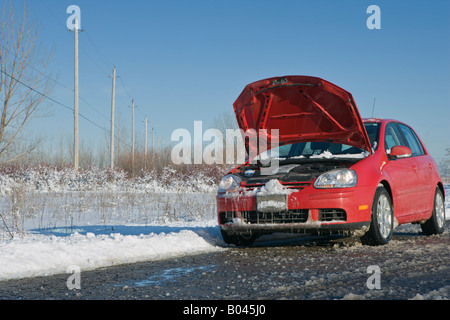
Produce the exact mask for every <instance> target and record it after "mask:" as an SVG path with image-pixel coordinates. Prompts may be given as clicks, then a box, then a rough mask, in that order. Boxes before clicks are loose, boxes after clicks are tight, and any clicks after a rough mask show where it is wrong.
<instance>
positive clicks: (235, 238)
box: [220, 230, 258, 246]
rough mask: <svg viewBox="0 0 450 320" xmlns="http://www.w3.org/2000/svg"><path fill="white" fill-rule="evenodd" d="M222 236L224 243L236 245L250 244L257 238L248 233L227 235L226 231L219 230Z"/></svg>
mask: <svg viewBox="0 0 450 320" xmlns="http://www.w3.org/2000/svg"><path fill="white" fill-rule="evenodd" d="M220 232H221V233H222V238H223V241H225V243H228V244H234V245H236V246H250V245H252V244H253V243H254V242H255V240H256V239H257V238H258V236H257V235H255V234H253V233H250V234H242V235H229V234H228V233H227V232H226V231H224V230H221V231H220Z"/></svg>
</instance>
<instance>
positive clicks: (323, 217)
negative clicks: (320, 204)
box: [319, 209, 347, 222]
mask: <svg viewBox="0 0 450 320" xmlns="http://www.w3.org/2000/svg"><path fill="white" fill-rule="evenodd" d="M319 221H325V222H327V221H347V213H346V212H345V210H342V209H319Z"/></svg>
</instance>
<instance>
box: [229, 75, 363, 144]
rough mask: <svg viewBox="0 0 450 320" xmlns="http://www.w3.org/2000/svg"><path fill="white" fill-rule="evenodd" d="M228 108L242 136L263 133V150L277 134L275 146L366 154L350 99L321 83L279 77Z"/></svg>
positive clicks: (246, 91) (359, 122) (244, 94)
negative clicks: (327, 146) (335, 146)
mask: <svg viewBox="0 0 450 320" xmlns="http://www.w3.org/2000/svg"><path fill="white" fill-rule="evenodd" d="M233 107H234V111H235V114H236V118H237V122H238V125H239V127H240V129H242V130H243V131H244V132H247V130H250V129H255V130H256V132H257V134H258V133H259V130H260V129H266V130H267V137H265V138H264V139H266V140H267V148H268V149H270V141H271V140H272V135H271V132H272V130H273V129H278V130H279V144H280V145H283V144H289V143H297V142H307V141H326V142H333V143H341V144H346V145H350V146H354V147H357V148H361V149H363V150H366V151H368V152H371V146H370V141H369V138H368V135H367V132H366V129H365V128H364V124H363V122H362V119H361V116H360V114H359V111H358V109H357V107H356V104H355V102H354V100H353V97H352V95H351V94H350V93H349V92H347V91H346V90H344V89H342V88H340V87H338V86H336V85H334V84H332V83H330V82H328V81H326V80H323V79H320V78H316V77H310V76H284V77H274V78H268V79H264V80H260V81H257V82H254V83H251V84H249V85H247V86H246V87H245V89H244V90H243V91H242V93H241V94H240V95H239V97H238V98H237V100H236V101H235V103H234V104H233ZM261 138H262V137H261V136H260V137H259V139H261ZM250 147H251V148H252V149H253V148H256V146H250ZM259 151H260V152H262V151H263V150H259Z"/></svg>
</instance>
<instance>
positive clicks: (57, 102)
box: [0, 70, 109, 132]
mask: <svg viewBox="0 0 450 320" xmlns="http://www.w3.org/2000/svg"><path fill="white" fill-rule="evenodd" d="M0 71H1V72H2V73H3V74H5V75H6V76H8V77H10V78H11V79H13V80H14V81H16V82H17V83H20V84H21V85H23V86H25V87H27V88H28V89H29V90H31V91H33V92H36V93H37V94H39V95H41V96H42V97H44V98H45V99H47V100H50V101H52V102H54V103H56V104H57V105H59V106H61V107H64V108H66V109H68V110H70V111H72V112H75V110H74V109H73V108H72V107H69V106H68V105H65V104H64V103H62V102H59V101H58V100H55V99H53V98H52V97H49V96H48V95H46V94H45V93H42V92H40V91H39V90H36V89H35V88H33V87H31V86H29V85H28V84H26V83H24V82H22V81H20V80H19V79H16V78H15V77H13V76H12V75H10V74H9V73H7V72H6V71H4V70H0ZM79 115H80V117H82V118H83V119H85V120H86V121H88V122H90V123H91V124H93V125H94V126H96V127H98V128H100V129H102V130H104V131H106V132H109V131H108V130H107V129H105V128H103V127H102V126H100V125H99V124H97V123H95V122H94V121H92V120H90V119H89V118H87V117H86V116H84V115H83V114H81V113H80V114H79Z"/></svg>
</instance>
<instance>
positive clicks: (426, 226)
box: [420, 187, 445, 235]
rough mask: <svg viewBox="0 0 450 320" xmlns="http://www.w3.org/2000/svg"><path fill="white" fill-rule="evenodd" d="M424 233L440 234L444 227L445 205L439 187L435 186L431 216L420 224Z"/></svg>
mask: <svg viewBox="0 0 450 320" xmlns="http://www.w3.org/2000/svg"><path fill="white" fill-rule="evenodd" d="M420 226H421V227H422V231H423V233H424V234H426V235H433V234H442V233H443V232H444V228H445V205H444V196H443V194H442V191H441V189H439V187H436V192H435V195H434V205H433V214H432V215H431V218H430V219H428V220H427V221H425V223H422V224H421V225H420Z"/></svg>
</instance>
